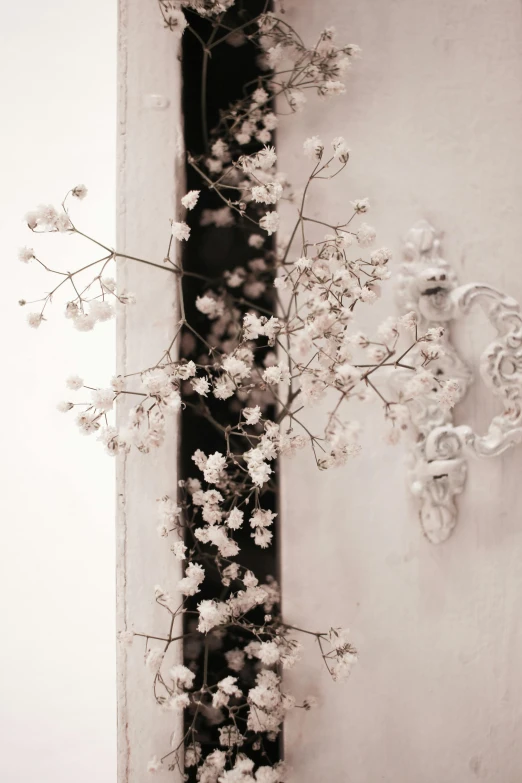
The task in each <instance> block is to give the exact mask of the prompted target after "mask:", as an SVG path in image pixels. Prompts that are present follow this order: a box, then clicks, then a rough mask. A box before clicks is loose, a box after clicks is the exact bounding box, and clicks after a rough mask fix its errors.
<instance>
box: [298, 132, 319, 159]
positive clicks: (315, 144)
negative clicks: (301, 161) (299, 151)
mask: <svg viewBox="0 0 522 783" xmlns="http://www.w3.org/2000/svg"><path fill="white" fill-rule="evenodd" d="M303 150H304V154H305V155H306V157H307V158H317V160H320V159H321V158H322V155H323V152H324V144H323V142H322V141H321V139H320V138H319V136H311V137H310V138H309V139H306V141H305V142H304V144H303Z"/></svg>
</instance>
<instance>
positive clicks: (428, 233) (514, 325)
mask: <svg viewBox="0 0 522 783" xmlns="http://www.w3.org/2000/svg"><path fill="white" fill-rule="evenodd" d="M404 257H405V263H404V264H403V265H402V266H401V269H400V273H399V277H398V286H397V303H398V306H399V308H400V310H401V311H402V313H407V312H410V311H412V310H413V311H415V312H416V314H417V317H418V321H419V327H420V331H421V332H423V331H426V329H428V328H430V327H433V326H444V327H445V330H446V331H445V335H444V338H443V342H442V347H443V349H444V355H443V356H441V358H439V359H436V360H434V361H432V362H430V365H429V366H430V369H431V370H432V372H433V373H434V374H435V375H436V376H437V377H438V378H440V379H441V380H444V379H446V378H457V379H459V381H460V384H461V388H462V393H461V398H462V397H463V396H464V395H465V394H466V391H467V389H468V387H469V385H470V383H471V382H472V380H473V374H472V372H471V370H470V368H469V367H468V366H467V365H466V364H465V363H464V362H463V361H462V359H461V358H460V357H459V355H458V354H457V351H456V350H455V348H454V346H453V345H452V344H451V336H450V326H451V323H452V322H453V321H455V320H457V319H460V318H463V317H464V316H466V315H467V314H468V313H469V311H470V310H471V308H472V307H474V306H475V305H476V304H479V305H481V307H482V308H483V310H484V312H485V313H486V315H487V317H488V318H489V321H490V322H491V324H492V325H493V326H494V327H495V329H496V332H497V336H496V338H495V340H494V341H493V342H492V343H491V344H490V345H488V347H487V348H486V349H485V351H484V352H483V354H482V356H481V359H480V374H481V376H482V378H483V380H484V382H485V383H486V385H487V386H488V387H489V388H490V389H491V390H492V392H493V393H494V394H495V395H496V396H497V397H499V398H500V400H501V401H502V405H503V411H502V413H501V414H500V415H498V416H495V417H494V418H493V420H492V421H491V423H490V425H489V429H488V431H487V433H486V434H485V435H478V434H476V433H475V432H473V430H472V429H471V427H469V426H466V425H460V426H457V425H455V424H454V421H453V413H452V411H445V410H442V409H441V407H440V405H438V403H437V401H436V397H435V391H436V389H434V390H433V392H431V393H430V394H426V395H424V396H423V397H421V398H416V399H415V400H412V401H411V402H409V403H407V404H408V407H409V409H410V417H411V424H412V428H413V430H414V433H415V440H414V442H413V445H412V448H411V467H410V474H409V483H410V488H411V492H412V493H413V495H414V496H415V497H416V498H417V501H418V503H419V506H420V510H419V516H420V522H421V525H422V529H423V531H424V533H425V535H426V537H427V538H428V539H429V540H430V541H431V542H432V543H434V544H440V543H442V542H443V541H445V540H446V539H447V538H448V537H449V536H450V535H451V533H452V531H453V529H454V527H455V525H456V523H457V507H456V503H455V497H456V495H458V494H459V493H461V492H462V490H463V488H464V484H465V481H466V473H467V456H468V455H469V454H473V455H475V456H477V457H494V456H496V455H498V454H502V452H503V451H505V450H506V449H509V448H510V447H512V446H514V445H515V444H517V443H522V407H521V406H522V317H521V312H520V305H519V304H518V303H517V302H516V301H515V300H514V299H512V298H511V297H509V296H505V295H504V294H502V293H501V292H500V291H497V290H496V289H495V288H491V286H488V285H483V284H481V283H469V284H467V285H458V282H457V277H456V274H455V272H454V270H453V269H452V267H451V266H450V264H449V263H448V262H447V261H445V260H444V259H443V258H442V257H441V255H440V238H439V235H438V233H437V232H436V231H435V229H434V228H433V227H432V226H430V224H429V223H427V222H426V221H421V222H420V223H417V224H416V225H415V226H414V227H413V228H412V229H411V230H410V232H409V233H408V236H407V238H406V243H405V247H404ZM405 372H407V371H405ZM394 375H395V379H394V380H393V379H392V380H393V382H394V385H395V386H396V387H398V389H400V388H401V387H402V385H403V383H404V382H405V380H406V378H405V376H401V375H400V374H399V373H395V374H394Z"/></svg>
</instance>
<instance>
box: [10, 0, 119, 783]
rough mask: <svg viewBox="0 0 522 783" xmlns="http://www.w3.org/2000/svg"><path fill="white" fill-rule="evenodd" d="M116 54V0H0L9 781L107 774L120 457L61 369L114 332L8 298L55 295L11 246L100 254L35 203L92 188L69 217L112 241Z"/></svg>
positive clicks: (96, 350) (109, 366)
mask: <svg viewBox="0 0 522 783" xmlns="http://www.w3.org/2000/svg"><path fill="white" fill-rule="evenodd" d="M116 54H117V53H116V4H115V2H112V1H111V0H92V1H91V2H89V3H88V4H84V3H74V2H73V3H71V2H70V0H45V1H44V2H42V0H24V2H23V3H22V2H4V3H2V25H1V27H0V83H1V108H0V135H1V139H2V141H1V145H0V171H1V172H2V173H1V181H0V225H1V232H2V245H1V246H2V250H1V265H0V270H1V271H0V331H1V338H0V341H1V345H2V349H1V365H0V366H1V369H0V376H1V383H0V410H1V422H2V424H1V428H2V432H1V440H2V448H1V451H0V476H1V480H0V485H1V489H0V525H1V530H2V533H1V545H0V616H1V618H2V619H1V621H0V637H1V643H0V780H1V781H2V783H29V781H39V783H70V781H72V780H74V781H75V783H91V782H92V781H96V782H97V783H114V780H115V777H116V692H115V690H116V689H115V673H116V671H115V670H116V665H115V647H116V645H115V618H114V602H115V589H114V582H115V579H114V560H115V545H114V538H115V536H114V463H113V462H112V461H111V459H110V458H109V457H107V456H106V455H105V454H104V453H103V448H102V446H101V444H100V443H97V442H96V441H95V440H93V441H90V440H89V439H88V438H84V437H83V436H82V435H80V433H79V432H78V430H77V428H76V426H75V424H74V420H73V419H71V415H70V414H69V415H64V414H63V413H58V411H57V410H56V403H57V402H58V401H59V400H62V399H63V398H64V396H65V395H66V391H65V379H66V378H67V376H68V375H71V374H73V373H78V374H80V375H82V376H83V377H85V378H89V379H90V381H91V382H92V383H96V384H99V385H100V386H104V385H106V383H107V380H108V379H109V378H110V377H111V376H112V374H113V372H114V369H113V368H114V357H115V345H114V343H115V340H114V322H108V323H106V324H100V325H99V326H97V327H96V330H95V331H94V332H92V333H89V334H80V333H79V332H77V331H76V330H75V329H73V328H72V325H71V322H70V321H66V320H65V319H64V317H63V314H62V308H61V305H60V304H58V305H57V306H56V308H55V310H54V312H52V314H50V316H49V319H50V320H49V321H48V322H47V323H44V324H42V325H41V327H40V329H39V330H38V331H35V330H33V329H30V328H29V327H28V326H27V324H26V323H25V317H26V312H25V311H24V310H23V309H22V308H21V307H19V306H18V304H17V302H18V300H19V299H20V298H22V297H25V298H26V299H27V300H31V299H36V298H38V297H40V296H41V295H42V292H45V291H48V290H50V287H51V286H50V284H49V276H48V275H47V274H46V273H45V272H43V270H40V271H38V269H36V267H35V265H34V264H30V265H25V264H21V263H20V262H19V261H18V258H17V252H18V248H19V247H20V246H23V245H25V244H27V245H29V246H31V247H34V248H35V250H36V252H37V253H38V254H39V255H40V257H41V258H42V260H47V261H49V262H51V263H52V262H56V266H57V267H61V268H62V269H67V268H71V267H68V265H69V264H71V266H72V265H76V263H78V266H80V263H79V262H80V261H81V259H82V258H88V259H89V260H92V259H93V256H92V250H91V249H90V248H89V247H86V243H84V242H81V241H80V242H76V241H75V238H74V237H69V236H67V237H64V236H62V235H60V236H50V235H47V234H46V235H44V236H40V237H36V236H34V235H31V234H30V232H29V230H28V229H27V227H26V226H24V224H23V222H22V218H23V215H24V214H25V213H26V212H27V211H29V210H30V209H34V208H35V207H36V206H38V204H41V203H55V204H56V205H57V206H58V205H59V204H60V201H61V199H62V198H63V197H64V195H65V193H66V192H67V191H68V190H69V189H70V188H71V187H74V186H75V185H77V184H79V183H81V182H85V184H86V185H87V187H88V189H89V195H88V197H87V198H86V199H85V200H84V201H82V202H81V203H77V204H75V205H74V208H75V215H76V217H77V218H78V222H79V224H80V225H82V226H84V227H88V228H89V229H90V230H91V231H92V233H93V234H94V235H95V236H98V237H103V239H104V240H105V241H106V242H107V243H109V244H110V243H113V242H114V235H115V218H114V212H115V176H114V168H115V149H116V138H115V122H116V105H115V104H116ZM31 309H33V308H32V307H31ZM26 310H27V308H26Z"/></svg>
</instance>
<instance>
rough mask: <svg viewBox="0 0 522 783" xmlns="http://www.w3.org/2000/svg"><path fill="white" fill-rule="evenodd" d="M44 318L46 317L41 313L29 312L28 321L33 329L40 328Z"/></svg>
mask: <svg viewBox="0 0 522 783" xmlns="http://www.w3.org/2000/svg"><path fill="white" fill-rule="evenodd" d="M44 320H45V319H44V317H43V315H42V314H41V313H29V314H28V316H27V323H28V324H29V326H30V327H31V328H32V329H38V327H39V326H40V324H41V323H42V321H44Z"/></svg>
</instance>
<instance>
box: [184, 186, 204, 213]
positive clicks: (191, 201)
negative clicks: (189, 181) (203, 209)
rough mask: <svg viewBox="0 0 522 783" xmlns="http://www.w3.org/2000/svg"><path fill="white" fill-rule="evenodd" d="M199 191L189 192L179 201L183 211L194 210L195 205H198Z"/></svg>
mask: <svg viewBox="0 0 522 783" xmlns="http://www.w3.org/2000/svg"><path fill="white" fill-rule="evenodd" d="M200 192H201V191H199V190H189V192H188V193H187V194H186V195H185V196H183V198H182V199H181V203H182V204H183V206H184V207H185V209H194V207H195V206H196V204H197V203H198V198H199V194H200Z"/></svg>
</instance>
